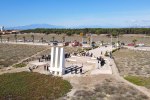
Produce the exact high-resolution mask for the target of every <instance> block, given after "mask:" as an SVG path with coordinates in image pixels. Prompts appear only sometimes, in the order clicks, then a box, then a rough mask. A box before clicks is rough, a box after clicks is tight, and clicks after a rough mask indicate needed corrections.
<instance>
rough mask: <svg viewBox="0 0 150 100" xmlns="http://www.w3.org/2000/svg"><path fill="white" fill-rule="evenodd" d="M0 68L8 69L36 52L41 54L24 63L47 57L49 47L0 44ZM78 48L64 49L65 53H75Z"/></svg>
mask: <svg viewBox="0 0 150 100" xmlns="http://www.w3.org/2000/svg"><path fill="white" fill-rule="evenodd" d="M0 47H1V49H0V67H1V68H2V67H8V66H10V65H12V64H14V63H17V62H18V61H20V60H23V59H25V58H28V57H31V56H32V55H34V54H36V53H37V52H40V51H43V50H45V49H47V50H45V51H43V52H41V53H40V54H38V55H36V56H35V57H31V58H29V59H27V60H25V61H24V62H26V61H27V62H28V61H32V60H35V59H37V58H39V57H41V56H42V55H49V54H50V51H51V48H50V47H49V46H35V45H21V44H0ZM79 48H80V47H65V52H69V53H72V52H75V51H77V50H78V49H79Z"/></svg>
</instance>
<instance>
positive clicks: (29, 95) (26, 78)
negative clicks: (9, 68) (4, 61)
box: [0, 72, 71, 100]
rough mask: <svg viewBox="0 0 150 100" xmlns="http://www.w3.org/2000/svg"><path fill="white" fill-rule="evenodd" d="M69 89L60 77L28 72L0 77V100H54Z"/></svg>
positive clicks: (67, 84)
mask: <svg viewBox="0 0 150 100" xmlns="http://www.w3.org/2000/svg"><path fill="white" fill-rule="evenodd" d="M70 89H71V85H70V83H69V82H68V81H65V80H62V79H61V78H60V77H53V76H49V75H43V74H39V73H29V72H20V73H12V74H9V73H8V74H3V75H0V100H54V99H56V98H58V97H61V96H64V95H65V94H66V93H67V92H69V91H70Z"/></svg>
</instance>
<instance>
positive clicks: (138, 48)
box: [124, 46, 150, 51]
mask: <svg viewBox="0 0 150 100" xmlns="http://www.w3.org/2000/svg"><path fill="white" fill-rule="evenodd" d="M124 47H125V48H128V49H130V50H140V51H150V47H133V46H124Z"/></svg>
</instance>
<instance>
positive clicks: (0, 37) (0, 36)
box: [0, 34, 3, 43]
mask: <svg viewBox="0 0 150 100" xmlns="http://www.w3.org/2000/svg"><path fill="white" fill-rule="evenodd" d="M0 39H1V43H2V42H3V37H2V35H1V34H0Z"/></svg>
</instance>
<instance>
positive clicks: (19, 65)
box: [13, 63, 27, 68]
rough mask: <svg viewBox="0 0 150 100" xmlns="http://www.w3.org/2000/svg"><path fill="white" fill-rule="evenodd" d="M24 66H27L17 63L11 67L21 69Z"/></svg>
mask: <svg viewBox="0 0 150 100" xmlns="http://www.w3.org/2000/svg"><path fill="white" fill-rule="evenodd" d="M26 66H27V64H25V63H19V64H15V65H14V66H13V67H15V68H21V67H26Z"/></svg>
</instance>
